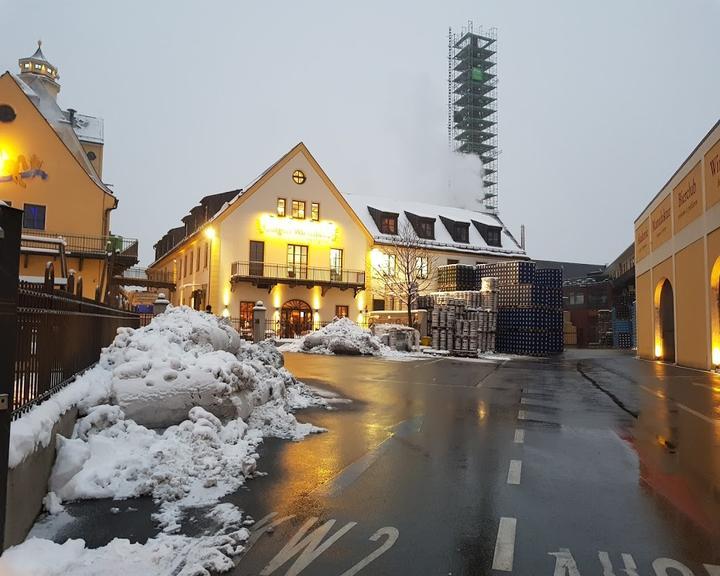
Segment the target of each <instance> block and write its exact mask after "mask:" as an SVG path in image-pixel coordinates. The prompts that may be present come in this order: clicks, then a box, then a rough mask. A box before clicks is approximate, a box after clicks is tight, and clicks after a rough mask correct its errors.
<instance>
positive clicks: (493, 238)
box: [472, 220, 502, 246]
mask: <svg viewBox="0 0 720 576" xmlns="http://www.w3.org/2000/svg"><path fill="white" fill-rule="evenodd" d="M472 222H473V224H474V225H475V228H477V230H478V232H480V235H481V236H482V237H483V240H485V242H486V243H487V245H488V246H502V240H501V238H500V232H501V231H502V228H501V227H500V226H489V225H487V224H481V223H480V222H476V221H475V220H473V221H472Z"/></svg>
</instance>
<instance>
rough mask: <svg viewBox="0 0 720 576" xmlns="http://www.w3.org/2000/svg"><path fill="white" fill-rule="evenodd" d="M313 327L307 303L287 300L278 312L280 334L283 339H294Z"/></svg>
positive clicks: (310, 310) (311, 314)
mask: <svg viewBox="0 0 720 576" xmlns="http://www.w3.org/2000/svg"><path fill="white" fill-rule="evenodd" d="M312 327H313V312H312V308H310V305H309V304H308V303H307V302H303V301H302V300H288V301H287V302H285V304H283V307H282V308H281V310H280V333H281V335H282V337H283V338H295V337H297V336H300V335H302V334H303V333H304V332H309V331H310V330H312Z"/></svg>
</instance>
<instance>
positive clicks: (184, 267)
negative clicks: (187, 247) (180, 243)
mask: <svg viewBox="0 0 720 576" xmlns="http://www.w3.org/2000/svg"><path fill="white" fill-rule="evenodd" d="M187 256H188V255H187V252H185V257H184V258H183V259H184V260H185V262H184V264H183V270H184V271H185V276H187V275H188V266H187Z"/></svg>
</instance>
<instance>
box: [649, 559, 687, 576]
mask: <svg viewBox="0 0 720 576" xmlns="http://www.w3.org/2000/svg"><path fill="white" fill-rule="evenodd" d="M652 567H653V570H655V574H657V576H668V570H672V571H673V572H678V573H680V574H682V576H695V575H694V574H693V571H692V570H690V568H688V567H687V566H685V564H683V563H682V562H678V561H677V560H673V559H672V558H657V559H656V560H655V561H654V562H653V563H652Z"/></svg>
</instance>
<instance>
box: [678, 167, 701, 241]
mask: <svg viewBox="0 0 720 576" xmlns="http://www.w3.org/2000/svg"><path fill="white" fill-rule="evenodd" d="M701 178H702V174H701V172H700V162H698V163H697V164H696V165H695V167H694V168H693V169H692V170H690V172H689V173H688V175H687V176H685V178H683V179H682V181H681V182H680V184H678V185H677V186H675V188H673V215H674V219H675V234H677V233H678V232H680V230H682V229H683V228H685V226H687V225H688V224H690V223H691V222H692V221H693V220H695V219H696V218H697V217H698V216H700V214H702V211H703V208H702V202H701V200H702V180H701Z"/></svg>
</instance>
